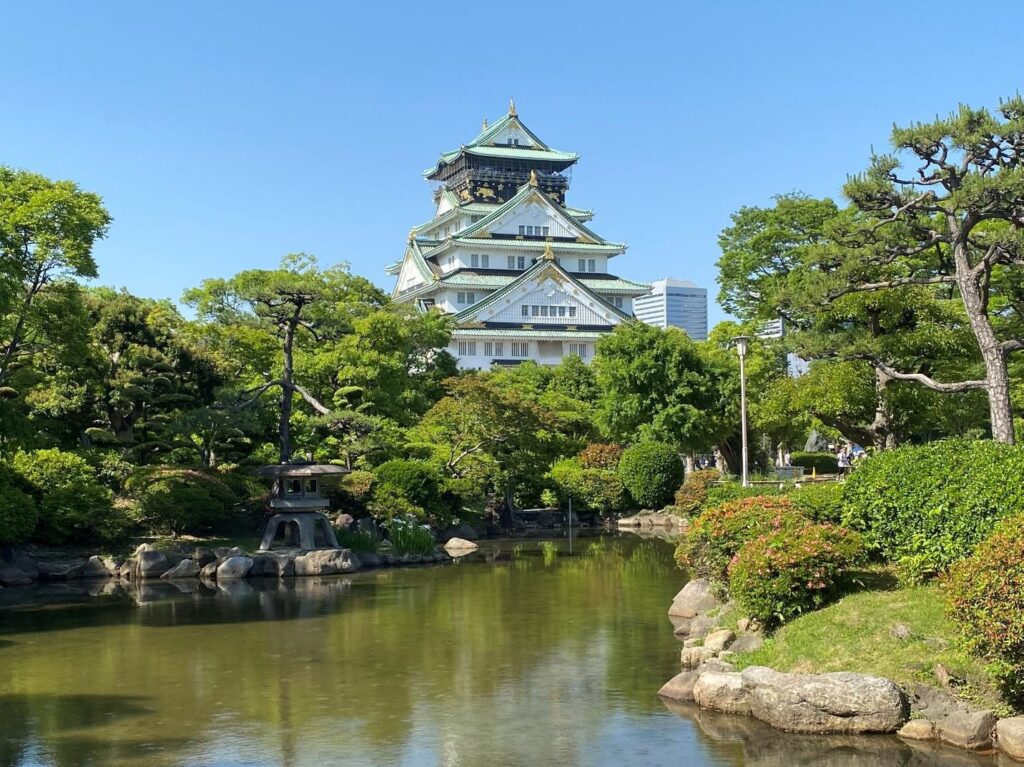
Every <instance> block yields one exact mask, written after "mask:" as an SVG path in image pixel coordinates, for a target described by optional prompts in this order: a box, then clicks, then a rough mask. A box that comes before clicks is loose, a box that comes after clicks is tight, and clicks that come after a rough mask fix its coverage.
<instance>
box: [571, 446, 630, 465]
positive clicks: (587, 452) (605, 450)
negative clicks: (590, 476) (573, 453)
mask: <svg viewBox="0 0 1024 767" xmlns="http://www.w3.org/2000/svg"><path fill="white" fill-rule="evenodd" d="M579 458H580V464H581V465H582V466H583V468H584V469H616V468H618V466H619V461H620V460H621V459H622V446H621V445H605V444H599V443H594V444H591V445H587V446H586V447H585V448H583V450H582V451H580V455H579Z"/></svg>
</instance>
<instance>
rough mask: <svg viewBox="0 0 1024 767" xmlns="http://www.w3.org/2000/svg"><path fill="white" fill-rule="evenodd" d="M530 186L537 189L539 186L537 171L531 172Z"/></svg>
mask: <svg viewBox="0 0 1024 767" xmlns="http://www.w3.org/2000/svg"><path fill="white" fill-rule="evenodd" d="M530 186H532V187H534V188H536V187H537V186H538V181H537V171H535V170H532V169H531V170H530Z"/></svg>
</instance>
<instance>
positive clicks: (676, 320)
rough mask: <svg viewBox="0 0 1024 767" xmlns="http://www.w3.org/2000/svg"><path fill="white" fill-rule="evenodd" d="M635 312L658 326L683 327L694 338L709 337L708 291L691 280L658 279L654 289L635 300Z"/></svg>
mask: <svg viewBox="0 0 1024 767" xmlns="http://www.w3.org/2000/svg"><path fill="white" fill-rule="evenodd" d="M633 314H635V315H636V318H637V319H638V320H640V321H641V322H645V323H647V324H648V325H655V326H657V327H659V328H668V327H673V328H682V329H683V330H685V331H686V334H687V335H688V336H690V338H692V339H693V340H694V341H704V340H705V339H707V337H708V291H707V290H706V289H705V288H699V287H697V286H696V285H695V284H694V283H692V282H689V281H688V280H672V279H669V278H667V277H666V278H665V279H664V280H656V281H655V282H652V283H651V292H650V293H649V294H648V295H646V296H639V297H637V298H634V299H633Z"/></svg>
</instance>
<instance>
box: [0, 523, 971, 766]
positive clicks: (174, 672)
mask: <svg viewBox="0 0 1024 767" xmlns="http://www.w3.org/2000/svg"><path fill="white" fill-rule="evenodd" d="M671 553H672V547H671V545H669V544H666V543H665V542H663V541H659V540H640V539H638V538H633V537H621V538H620V537H602V538H596V539H593V538H591V539H577V540H574V541H573V542H572V550H571V554H570V548H569V544H568V541H564V540H563V541H559V542H558V543H557V544H556V545H551V544H548V543H546V542H543V541H537V540H531V541H524V542H504V541H503V542H500V543H492V544H488V545H485V546H482V547H481V549H480V550H479V551H477V552H475V553H474V554H472V555H470V556H468V557H465V558H462V559H460V560H459V561H458V562H456V563H453V564H450V565H447V566H444V567H432V568H410V569H398V570H383V571H378V572H370V573H357V574H355V575H351V576H340V577H332V578H324V579H312V578H305V579H292V580H285V581H277V580H251V581H234V582H231V583H227V582H225V583H223V584H216V583H203V582H200V581H193V582H189V583H188V584H187V585H186V586H185V588H182V587H181V585H180V584H174V583H165V582H160V583H145V584H141V585H130V586H128V587H127V588H122V587H121V586H119V585H117V584H114V583H111V582H107V583H100V584H84V583H83V584H77V585H75V584H62V585H61V586H59V587H48V588H37V589H7V590H5V591H4V592H0V634H2V638H0V767H28V766H29V765H33V766H34V765H72V764H74V765H80V764H87V765H90V764H97V765H98V764H124V765H135V764H138V765H153V766H154V767H162V766H163V765H182V764H188V765H192V764H211V765H229V764H242V763H244V764H251V765H278V764H282V765H316V766H317V767H322V766H323V765H325V764H331V765H371V764H372V765H395V766H396V767H397V766H401V767H406V766H410V767H414V766H418V765H444V766H445V767H463V766H465V767H475V766H476V765H488V767H503V766H504V765H509V766H510V767H511V766H512V765H539V764H559V765H609V766H610V765H695V766H699V765H741V764H766V765H768V764H794V763H795V762H792V761H779V760H783V759H785V757H786V756H787V753H788V751H787V749H778V750H772V749H771V748H770V747H769V746H768V745H767V742H768V741H777V740H778V739H779V738H780V737H781V736H779V734H778V733H774V732H772V731H769V732H768V733H767V734H765V733H761V734H757V733H756V732H755V731H753V730H750V728H751V727H756V726H757V725H756V723H752V722H750V721H749V720H735V721H738V722H739V724H735V723H734V724H732V725H730V724H729V722H727V721H722V722H720V723H719V724H716V725H713V724H711V723H709V722H710V720H709V718H708V717H707V715H706V714H702V715H695V716H691V715H690V714H688V713H686V712H684V716H683V718H680V716H678V715H677V714H676V713H674V712H672V711H669V710H666V709H665V707H664V706H663V705H662V703H661V702H660V701H659V700H658V699H657V698H656V697H655V695H654V692H655V691H656V690H657V689H658V688H659V687H660V686H661V684H662V683H663V682H664V681H665V680H666V679H668V678H669V677H671V676H672V675H673V674H674V673H675V672H676V671H677V666H678V644H677V643H676V642H675V640H674V639H673V637H672V634H671V631H670V626H669V624H668V622H667V621H666V619H665V606H666V605H667V604H668V603H669V601H670V600H671V598H672V595H673V594H674V593H675V592H676V591H677V590H678V588H679V586H680V577H679V573H678V571H676V570H675V569H674V566H673V564H672V561H671ZM730 727H732V728H733V734H731V735H730V734H728V733H729V728H730ZM748 732H749V733H754V734H751V735H749V737H748V735H746V733H748ZM737 733H738V734H737ZM787 740H788V739H787ZM869 740H870V739H869ZM759 741H764V743H759ZM881 741H885V743H887V744H889V745H887V746H886V747H885V749H888V750H884V749H883V751H881V752H877V754H878V755H877V758H876V760H875V761H858V762H852V761H851V762H840V761H832V762H828V763H829V764H836V765H839V764H851V765H854V764H856V765H861V764H871V765H882V764H893V763H897V764H935V765H939V764H943V765H945V764H950V765H952V764H960V763H956V762H912V761H908V759H909V757H908V756H907V755H908V754H910V755H913V752H911V751H907V750H906V748H905V747H902V746H900V745H899V744H898V743H895V742H894V741H892V739H875V740H874V741H873V742H872V746H871V747H872V748H875V747H876V744H877V743H878V742H881ZM806 743H808V744H810V743H811V742H810V741H806ZM894 743H895V745H893V744H894ZM762 746H763V747H762ZM896 747H898V748H899V749H901V750H898V751H894V750H893V748H896ZM827 748H828V749H832V750H831V751H828V750H826V746H825V745H823V744H819V745H816V746H815V745H809V746H808V750H807V753H808V756H807V760H805V761H804V762H801V763H806V764H811V763H819V762H814V761H811V756H810V754H811V753H814V752H815V749H819V750H818V751H816V753H818V754H821V753H828V754H831V753H833V752H836V751H835V749H836V747H835V746H828V747H827ZM790 751H792V749H790ZM794 753H803V751H799V750H797V751H794ZM836 753H838V752H836ZM853 753H855V754H856V755H861V754H863V755H864V758H865V759H871V758H875V757H872V754H873V753H876V752H874V751H872V750H870V748H868V747H864V748H860V747H857V750H856V751H855V752H853ZM889 757H894V758H896V759H897V760H900V759H902V760H903V761H878V759H882V758H885V759H888V758H889ZM801 758H803V757H801ZM830 758H831V757H830ZM772 759H775V760H776V761H772Z"/></svg>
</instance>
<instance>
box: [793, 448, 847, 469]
mask: <svg viewBox="0 0 1024 767" xmlns="http://www.w3.org/2000/svg"><path fill="white" fill-rule="evenodd" d="M790 463H791V464H792V465H793V466H803V467H804V468H805V469H807V473H808V474H810V473H811V470H812V469H813V470H814V471H817V472H818V474H835V473H836V472H837V471H839V459H838V458H836V456H834V455H832V453H805V452H803V451H800V450H798V451H796V452H795V453H793V454H792V456H791V457H790Z"/></svg>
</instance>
